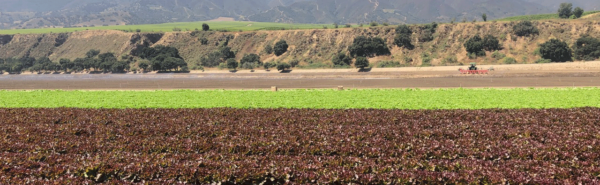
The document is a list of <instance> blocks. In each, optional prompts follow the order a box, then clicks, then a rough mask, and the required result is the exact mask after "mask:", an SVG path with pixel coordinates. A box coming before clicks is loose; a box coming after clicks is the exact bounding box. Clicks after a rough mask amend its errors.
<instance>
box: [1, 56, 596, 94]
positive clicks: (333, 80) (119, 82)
mask: <svg viewBox="0 0 600 185" xmlns="http://www.w3.org/2000/svg"><path fill="white" fill-rule="evenodd" d="M458 68H459V67H458V66H450V67H430V68H392V69H373V71H370V72H357V71H356V70H354V69H317V70H294V71H291V72H288V73H279V72H276V71H270V72H266V71H264V70H260V71H259V70H257V71H256V72H254V73H251V72H249V71H240V72H237V73H229V72H225V71H207V72H196V71H194V72H192V73H187V74H169V73H162V74H70V75H65V74H56V75H50V74H45V75H37V74H28V73H26V74H21V75H8V74H4V75H0V89H12V90H14V89H65V90H76V89H82V90H84V89H87V90H153V89H266V88H270V87H271V86H277V87H279V88H290V89H291V88H337V87H338V86H344V87H345V88H458V87H464V88H485V87H597V86H600V62H586V63H566V64H526V65H504V66H497V67H496V70H495V71H491V72H490V74H488V75H461V74H459V73H458V71H457V69H458ZM463 68H464V66H463ZM482 68H484V69H488V66H482Z"/></svg>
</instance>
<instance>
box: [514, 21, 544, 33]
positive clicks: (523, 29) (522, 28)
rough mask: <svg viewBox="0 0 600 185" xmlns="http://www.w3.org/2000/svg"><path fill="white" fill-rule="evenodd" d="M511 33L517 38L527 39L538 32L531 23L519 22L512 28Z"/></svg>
mask: <svg viewBox="0 0 600 185" xmlns="http://www.w3.org/2000/svg"><path fill="white" fill-rule="evenodd" d="M513 32H514V33H515V35H517V36H519V37H527V36H530V35H537V34H539V33H540V31H539V30H538V29H537V28H536V27H535V26H533V23H532V22H531V21H521V22H519V23H517V24H516V25H514V26H513Z"/></svg>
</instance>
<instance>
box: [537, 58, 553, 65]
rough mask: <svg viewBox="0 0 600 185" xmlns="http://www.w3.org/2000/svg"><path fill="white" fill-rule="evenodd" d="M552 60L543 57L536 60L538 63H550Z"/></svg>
mask: <svg viewBox="0 0 600 185" xmlns="http://www.w3.org/2000/svg"><path fill="white" fill-rule="evenodd" d="M550 62H552V61H551V60H548V59H543V58H540V59H537V60H536V61H535V63H536V64H545V63H550Z"/></svg>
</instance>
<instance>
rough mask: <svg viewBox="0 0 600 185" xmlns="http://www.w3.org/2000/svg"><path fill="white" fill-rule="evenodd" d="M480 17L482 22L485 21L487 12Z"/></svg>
mask: <svg viewBox="0 0 600 185" xmlns="http://www.w3.org/2000/svg"><path fill="white" fill-rule="evenodd" d="M481 19H483V22H487V14H483V15H481Z"/></svg>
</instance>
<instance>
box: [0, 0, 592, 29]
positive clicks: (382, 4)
mask: <svg viewBox="0 0 600 185" xmlns="http://www.w3.org/2000/svg"><path fill="white" fill-rule="evenodd" d="M562 1H563V0H419V1H415V0H52V1H48V0H0V5H2V6H0V28H1V29H11V28H38V27H75V26H77V27H81V26H105V25H123V24H152V23H165V22H186V21H206V20H212V19H216V18H219V17H231V18H234V19H235V20H244V21H259V22H286V23H340V24H345V23H368V22H371V21H378V22H389V23H426V22H432V21H438V22H447V21H450V20H452V19H456V21H461V20H463V19H466V20H467V21H471V20H473V19H478V20H481V14H483V13H486V14H487V15H488V17H489V19H494V18H502V17H507V16H515V15H525V14H539V13H552V12H555V11H556V7H558V4H560V2H562ZM572 1H573V3H574V6H581V7H583V8H584V9H586V10H594V9H598V8H600V1H597V0H572Z"/></svg>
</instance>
